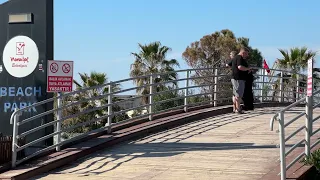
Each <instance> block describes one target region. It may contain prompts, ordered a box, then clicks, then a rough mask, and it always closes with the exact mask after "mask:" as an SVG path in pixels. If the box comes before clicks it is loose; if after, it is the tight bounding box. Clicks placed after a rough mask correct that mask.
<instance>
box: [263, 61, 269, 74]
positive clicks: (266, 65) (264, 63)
mask: <svg viewBox="0 0 320 180" xmlns="http://www.w3.org/2000/svg"><path fill="white" fill-rule="evenodd" d="M263 68H264V69H266V71H267V72H268V73H270V69H269V66H268V64H267V62H266V60H265V59H264V60H263Z"/></svg>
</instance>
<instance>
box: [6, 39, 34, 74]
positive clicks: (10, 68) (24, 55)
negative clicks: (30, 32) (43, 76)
mask: <svg viewBox="0 0 320 180" xmlns="http://www.w3.org/2000/svg"><path fill="white" fill-rule="evenodd" d="M2 61H3V65H4V67H5V69H6V70H7V72H8V73H9V74H10V75H11V76H13V77H17V78H22V77H26V76H28V75H29V74H31V73H32V72H33V71H34V70H35V69H36V67H37V64H38V61H39V50H38V47H37V45H36V43H35V42H34V41H33V40H32V39H30V38H29V37H27V36H15V37H13V38H12V39H10V40H9V42H8V43H7V44H6V46H5V47H4V50H3V59H2Z"/></svg>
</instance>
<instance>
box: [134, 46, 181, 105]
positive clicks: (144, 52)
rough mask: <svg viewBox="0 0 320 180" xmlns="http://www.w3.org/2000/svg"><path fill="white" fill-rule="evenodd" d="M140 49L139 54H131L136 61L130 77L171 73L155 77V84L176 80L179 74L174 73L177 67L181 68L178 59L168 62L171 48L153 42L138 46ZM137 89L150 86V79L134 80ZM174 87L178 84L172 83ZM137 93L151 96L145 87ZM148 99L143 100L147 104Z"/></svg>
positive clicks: (158, 88)
mask: <svg viewBox="0 0 320 180" xmlns="http://www.w3.org/2000/svg"><path fill="white" fill-rule="evenodd" d="M138 45H139V48H140V52H139V53H131V54H132V55H133V56H134V58H135V61H134V63H133V64H132V65H131V72H130V77H133V78H134V77H139V76H145V75H149V74H154V73H164V72H171V73H168V74H166V75H162V76H158V77H155V80H154V82H155V83H159V82H165V81H170V80H175V79H177V77H178V74H177V73H175V72H173V71H174V70H175V69H174V68H175V67H176V66H177V67H179V63H178V61H177V60H176V59H170V60H167V59H166V56H167V54H168V52H169V51H170V50H171V48H169V47H167V46H162V45H161V43H160V42H152V43H150V44H146V45H142V44H138ZM134 83H135V84H136V86H137V87H140V86H143V85H146V84H150V78H138V79H135V80H134ZM171 84H172V87H174V86H177V83H176V82H174V83H171ZM160 89H161V86H160V87H159V86H158V87H157V91H159V90H160ZM137 93H138V94H140V95H146V94H149V88H148V87H143V88H139V89H137ZM147 101H148V98H143V102H144V103H146V102H147Z"/></svg>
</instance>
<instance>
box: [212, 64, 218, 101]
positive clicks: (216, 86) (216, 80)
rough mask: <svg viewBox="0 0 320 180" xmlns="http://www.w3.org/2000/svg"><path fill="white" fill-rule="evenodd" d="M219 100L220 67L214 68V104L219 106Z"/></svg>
mask: <svg viewBox="0 0 320 180" xmlns="http://www.w3.org/2000/svg"><path fill="white" fill-rule="evenodd" d="M217 102H218V68H215V70H214V92H213V106H215V107H216V106H217Z"/></svg>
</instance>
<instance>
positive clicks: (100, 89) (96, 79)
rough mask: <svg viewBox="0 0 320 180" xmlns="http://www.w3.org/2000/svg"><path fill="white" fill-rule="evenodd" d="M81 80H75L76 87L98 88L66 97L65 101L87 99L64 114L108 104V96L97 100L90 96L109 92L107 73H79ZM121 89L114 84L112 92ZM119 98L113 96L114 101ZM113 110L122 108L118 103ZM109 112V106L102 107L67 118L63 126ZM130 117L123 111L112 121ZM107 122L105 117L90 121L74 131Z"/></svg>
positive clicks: (87, 129) (92, 127) (101, 125)
mask: <svg viewBox="0 0 320 180" xmlns="http://www.w3.org/2000/svg"><path fill="white" fill-rule="evenodd" d="M79 75H80V79H81V82H78V81H76V80H74V84H75V85H76V89H77V90H80V89H86V88H90V87H97V88H91V89H89V90H84V91H82V92H80V93H78V94H75V95H74V96H72V97H68V98H67V99H65V102H64V103H71V102H76V101H80V100H86V101H85V102H82V103H81V104H80V105H76V106H72V107H70V108H68V109H67V111H65V112H64V116H68V115H71V114H77V113H79V112H83V111H86V110H89V109H94V108H99V107H101V106H103V105H106V104H108V100H107V97H104V98H99V99H95V100H91V99H90V98H93V97H98V96H102V95H105V94H107V93H108V91H109V89H108V88H109V87H108V86H106V85H105V84H107V83H108V82H109V81H108V77H107V75H106V74H105V73H98V72H91V73H90V74H87V73H79ZM118 90H120V85H119V84H114V85H113V86H112V92H116V91H118ZM116 101H117V98H116V97H113V102H116ZM112 110H113V112H117V111H120V110H121V108H120V107H119V106H117V105H113V106H112ZM107 113H108V108H107V107H104V108H100V109H98V110H95V111H92V112H89V113H85V114H83V115H79V116H77V117H75V118H71V119H67V120H66V121H64V122H63V126H65V127H69V126H71V125H76V124H79V123H83V122H86V121H89V120H93V119H96V118H99V117H104V116H106V115H107ZM128 118H129V117H128V116H127V115H126V114H125V113H121V114H119V115H116V116H114V117H113V119H112V121H113V122H118V121H121V120H125V119H128ZM106 122H107V118H103V119H102V120H100V121H97V122H94V123H90V124H88V125H84V126H81V127H79V128H76V129H74V130H73V131H72V132H74V133H83V132H88V131H91V130H93V129H96V128H100V127H103V126H104V125H105V123H106Z"/></svg>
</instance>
